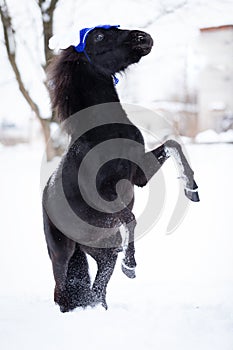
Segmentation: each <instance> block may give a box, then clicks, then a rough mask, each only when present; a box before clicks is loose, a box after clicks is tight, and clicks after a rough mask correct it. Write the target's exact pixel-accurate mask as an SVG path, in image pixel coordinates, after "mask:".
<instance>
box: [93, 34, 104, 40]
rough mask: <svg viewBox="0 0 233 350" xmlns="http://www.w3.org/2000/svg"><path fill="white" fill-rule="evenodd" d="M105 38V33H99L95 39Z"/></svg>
mask: <svg viewBox="0 0 233 350" xmlns="http://www.w3.org/2000/svg"><path fill="white" fill-rule="evenodd" d="M103 38H104V34H102V33H99V34H97V35H96V36H95V41H102V40H103Z"/></svg>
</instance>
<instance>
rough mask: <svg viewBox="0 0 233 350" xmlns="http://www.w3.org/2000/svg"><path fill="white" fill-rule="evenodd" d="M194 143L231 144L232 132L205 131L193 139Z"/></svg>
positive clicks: (232, 141)
mask: <svg viewBox="0 0 233 350" xmlns="http://www.w3.org/2000/svg"><path fill="white" fill-rule="evenodd" d="M195 141H196V142H200V143H201V142H205V143H211V142H215V143H216V142H231V143H233V130H228V131H226V132H221V133H219V134H218V133H217V132H216V131H214V130H211V129H209V130H205V131H202V132H200V133H199V134H198V135H197V136H196V137H195Z"/></svg>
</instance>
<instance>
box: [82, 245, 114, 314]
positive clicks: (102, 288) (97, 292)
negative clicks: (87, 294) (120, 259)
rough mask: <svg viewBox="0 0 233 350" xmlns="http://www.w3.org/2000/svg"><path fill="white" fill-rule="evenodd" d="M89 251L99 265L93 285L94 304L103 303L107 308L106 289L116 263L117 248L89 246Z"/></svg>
mask: <svg viewBox="0 0 233 350" xmlns="http://www.w3.org/2000/svg"><path fill="white" fill-rule="evenodd" d="M87 252H88V254H90V255H91V256H92V257H93V258H94V259H95V261H96V263H97V267H98V270H97V274H96V277H95V281H94V283H93V286H92V298H93V305H96V304H98V303H101V304H102V306H103V307H104V308H105V309H106V310H107V308H108V306H107V303H106V289H107V284H108V282H109V280H110V278H111V276H112V273H113V270H114V267H115V264H116V260H117V250H116V249H115V248H88V250H87Z"/></svg>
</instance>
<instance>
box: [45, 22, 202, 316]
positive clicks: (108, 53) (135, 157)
mask: <svg viewBox="0 0 233 350" xmlns="http://www.w3.org/2000/svg"><path fill="white" fill-rule="evenodd" d="M118 27H119V26H109V25H105V26H97V27H93V28H85V29H83V30H82V31H81V32H80V43H79V45H77V46H70V47H68V48H67V49H65V50H63V51H62V52H61V53H60V54H59V55H58V57H56V58H55V59H54V61H53V62H52V63H51V65H50V68H49V71H48V81H49V86H50V90H51V98H52V104H53V108H54V109H56V111H57V115H58V118H59V120H60V121H61V122H64V125H65V129H66V131H67V133H68V134H69V135H70V144H69V147H68V149H67V151H66V153H65V154H64V156H63V158H62V160H61V162H60V164H59V166H58V168H57V170H56V171H55V172H54V173H53V174H52V176H51V177H50V179H49V181H48V183H47V185H46V187H45V190H44V193H43V217H44V231H45V237H46V242H47V247H48V252H49V256H50V258H51V261H52V265H53V274H54V278H55V282H56V285H55V293H54V300H55V302H56V303H57V304H59V306H60V309H61V311H62V312H66V311H70V310H72V309H74V308H76V307H78V306H82V307H85V306H87V305H92V306H94V305H96V304H97V303H101V304H102V305H103V306H104V307H105V308H107V303H106V288H107V284H108V282H109V279H110V277H111V275H112V273H113V270H114V267H115V263H116V259H117V255H118V252H119V251H122V250H123V251H124V253H125V256H124V259H123V261H122V270H123V272H124V273H125V274H126V275H127V276H128V277H130V278H134V277H135V267H136V262H135V257H134V255H135V249H134V230H135V226H136V220H135V217H134V215H133V213H132V209H133V204H134V186H135V185H136V186H140V187H142V186H145V185H146V184H147V183H148V181H149V180H150V179H151V177H152V176H153V175H154V174H155V173H156V172H157V171H158V170H159V169H160V167H161V166H162V165H163V164H164V162H165V161H166V160H167V159H168V158H169V157H170V156H175V159H176V160H177V163H178V165H179V167H180V171H181V172H182V178H183V180H184V190H185V195H186V196H187V197H188V198H189V199H190V200H192V201H198V200H199V197H198V192H197V185H196V183H195V181H194V178H193V171H192V169H191V168H190V166H189V164H188V162H187V160H186V158H185V156H184V154H183V152H182V149H181V146H180V145H179V144H178V143H177V142H176V141H173V140H169V141H166V142H165V143H164V144H162V145H161V146H159V147H158V148H156V149H155V150H153V151H151V152H147V153H146V152H145V148H144V140H143V137H142V134H141V132H140V131H139V129H138V128H137V127H136V126H135V125H134V124H133V123H132V122H131V121H130V120H129V119H128V117H127V115H126V113H125V111H124V109H123V107H122V105H121V104H120V101H119V97H118V95H117V92H116V89H115V84H116V82H117V79H116V77H115V74H116V73H117V72H121V71H123V70H125V69H126V68H127V67H128V66H129V65H131V64H134V63H137V62H139V60H140V59H141V58H142V57H143V56H145V55H147V54H149V52H150V51H151V48H152V46H153V40H152V38H151V36H150V35H149V34H147V33H145V32H142V31H138V30H120V29H119V28H118ZM93 184H94V185H95V186H93ZM155 200H156V199H155ZM122 228H124V234H122ZM86 253H87V254H89V255H90V256H92V257H93V258H94V259H95V260H96V262H97V266H98V271H97V275H96V278H95V281H94V283H93V285H92V286H91V282H90V276H89V273H88V262H87V257H86Z"/></svg>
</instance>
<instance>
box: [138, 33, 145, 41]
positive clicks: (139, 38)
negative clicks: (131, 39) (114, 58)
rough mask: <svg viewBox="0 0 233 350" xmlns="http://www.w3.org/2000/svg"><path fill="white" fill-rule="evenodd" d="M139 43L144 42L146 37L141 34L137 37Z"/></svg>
mask: <svg viewBox="0 0 233 350" xmlns="http://www.w3.org/2000/svg"><path fill="white" fill-rule="evenodd" d="M137 39H138V41H139V42H140V41H143V40H144V39H145V35H142V34H139V35H138V37H137Z"/></svg>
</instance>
